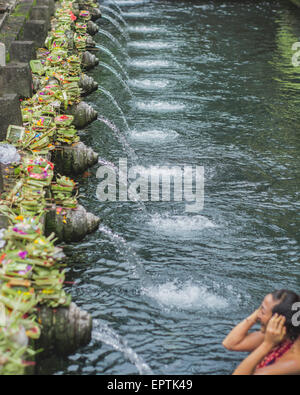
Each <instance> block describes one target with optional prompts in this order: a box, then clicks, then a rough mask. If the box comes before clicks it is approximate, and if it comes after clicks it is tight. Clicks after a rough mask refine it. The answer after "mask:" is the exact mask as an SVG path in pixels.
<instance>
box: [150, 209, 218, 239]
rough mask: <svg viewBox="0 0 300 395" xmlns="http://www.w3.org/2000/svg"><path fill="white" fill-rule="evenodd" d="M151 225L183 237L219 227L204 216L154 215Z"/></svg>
mask: <svg viewBox="0 0 300 395" xmlns="http://www.w3.org/2000/svg"><path fill="white" fill-rule="evenodd" d="M150 225H151V226H153V227H154V228H155V229H156V230H160V231H162V232H164V233H168V234H178V233H179V234H181V235H184V232H186V233H189V232H195V231H200V230H203V229H208V228H217V227H218V225H216V224H215V223H213V222H212V221H211V220H210V219H208V218H207V217H205V216H204V215H193V216H187V215H179V216H173V217H170V216H169V215H165V216H162V215H160V214H154V215H152V217H151V220H150Z"/></svg>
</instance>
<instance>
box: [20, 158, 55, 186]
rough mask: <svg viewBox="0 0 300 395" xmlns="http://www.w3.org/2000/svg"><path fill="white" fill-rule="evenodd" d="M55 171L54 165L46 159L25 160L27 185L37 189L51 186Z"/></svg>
mask: <svg viewBox="0 0 300 395" xmlns="http://www.w3.org/2000/svg"><path fill="white" fill-rule="evenodd" d="M53 169H54V165H53V163H51V162H49V161H48V160H46V159H44V158H41V157H36V158H32V159H31V158H26V159H25V160H24V173H25V175H26V177H27V179H26V182H27V185H32V186H36V187H45V186H49V185H50V184H51V181H52V178H53Z"/></svg>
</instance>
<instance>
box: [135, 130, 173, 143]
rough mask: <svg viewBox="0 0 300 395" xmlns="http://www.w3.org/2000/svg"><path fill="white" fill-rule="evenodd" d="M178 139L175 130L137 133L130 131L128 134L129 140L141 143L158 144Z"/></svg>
mask: <svg viewBox="0 0 300 395" xmlns="http://www.w3.org/2000/svg"><path fill="white" fill-rule="evenodd" d="M177 137H178V133H177V132H175V130H145V131H137V130H132V131H131V132H130V138H131V139H133V140H135V141H137V142H142V143H145V142H147V143H151V144H160V143H161V142H164V141H170V140H175V139H176V138H177Z"/></svg>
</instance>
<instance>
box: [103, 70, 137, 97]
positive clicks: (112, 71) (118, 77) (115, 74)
mask: <svg viewBox="0 0 300 395" xmlns="http://www.w3.org/2000/svg"><path fill="white" fill-rule="evenodd" d="M99 66H102V67H104V68H105V69H107V70H109V71H110V72H111V73H112V74H113V75H114V76H115V77H116V78H117V79H118V80H119V81H120V82H121V84H122V85H123V87H124V88H125V89H126V91H127V93H128V94H129V95H130V96H131V97H133V93H132V90H131V89H130V88H129V86H128V85H127V83H126V82H125V81H124V80H123V79H122V76H121V74H119V73H118V72H117V71H116V70H115V69H114V68H113V67H112V66H109V65H108V64H107V63H104V62H99Z"/></svg>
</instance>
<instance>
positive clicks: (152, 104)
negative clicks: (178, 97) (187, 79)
mask: <svg viewBox="0 0 300 395" xmlns="http://www.w3.org/2000/svg"><path fill="white" fill-rule="evenodd" d="M136 107H137V108H138V109H139V110H143V111H153V112H173V111H176V112H177V111H183V110H184V109H185V105H184V104H183V103H172V102H164V101H155V100H151V101H149V102H137V103H136Z"/></svg>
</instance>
